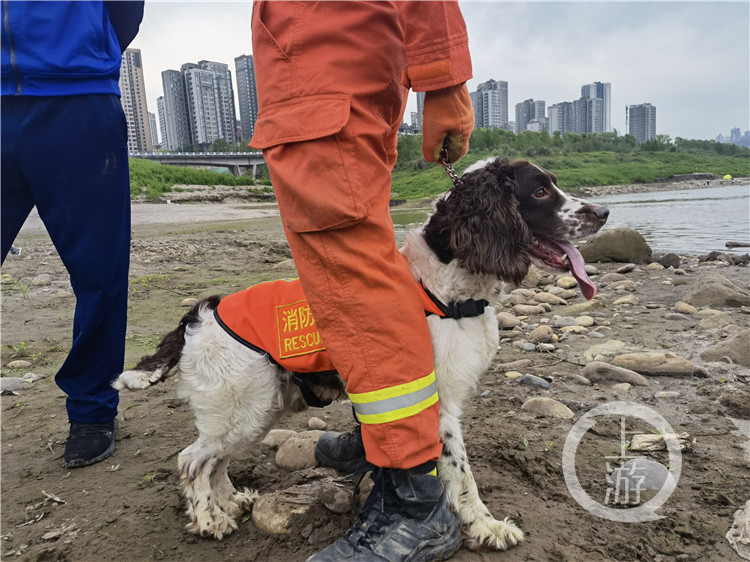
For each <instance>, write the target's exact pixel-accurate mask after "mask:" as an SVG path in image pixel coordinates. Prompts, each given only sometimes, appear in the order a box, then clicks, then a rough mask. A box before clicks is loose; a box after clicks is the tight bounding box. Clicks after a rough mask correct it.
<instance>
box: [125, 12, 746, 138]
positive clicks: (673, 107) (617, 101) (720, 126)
mask: <svg viewBox="0 0 750 562" xmlns="http://www.w3.org/2000/svg"><path fill="white" fill-rule="evenodd" d="M460 6H461V10H462V12H463V15H464V19H465V20H466V26H467V29H468V33H469V45H470V49H471V56H472V63H473V69H474V78H473V79H472V80H471V81H470V82H469V89H470V90H471V91H473V90H475V89H476V86H477V84H479V83H481V82H484V81H486V80H489V79H490V78H493V79H495V80H504V81H507V82H508V98H509V99H508V102H509V103H508V111H509V117H510V119H511V120H512V119H514V118H515V104H516V103H519V102H521V101H523V100H526V99H529V98H533V99H535V100H544V101H545V102H546V104H547V107H549V106H550V105H552V104H555V103H559V102H563V101H574V100H576V99H578V98H579V97H580V95H581V86H582V85H583V84H589V83H593V82H610V83H611V84H612V126H613V127H614V128H615V129H617V130H618V131H619V132H620V133H624V132H625V131H624V129H625V107H626V106H627V105H633V104H640V103H651V104H653V105H654V106H656V131H657V133H658V134H666V135H669V136H671V137H672V138H675V137H683V138H699V139H713V138H715V137H716V136H717V135H718V134H719V133H722V134H724V135H728V134H729V131H730V129H732V128H733V127H739V128H740V129H741V130H742V131H743V132H744V131H746V130H748V129H750V33H749V32H748V24H749V23H750V2H748V1H747V0H736V1H731V2H717V1H712V2H686V1H672V2H653V1H646V2H630V1H611V0H610V1H602V2H562V1H558V2H529V1H526V2H461V4H460ZM251 11H252V3H251V2H250V1H249V0H248V1H242V2H239V1H238V2H215V1H211V2H171V1H165V0H162V1H158V0H147V1H146V8H145V14H144V19H143V23H142V24H141V30H140V32H139V34H138V36H137V37H136V38H135V40H134V41H133V43H132V44H131V47H133V48H136V49H141V51H142V59H143V67H144V71H145V80H146V94H147V97H148V107H149V110H150V111H151V112H153V113H156V112H157V108H156V98H157V97H159V96H160V95H162V93H163V92H162V85H161V72H162V71H163V70H166V69H175V70H179V68H180V66H181V65H182V64H184V63H186V62H198V61H199V60H211V61H216V62H222V63H225V64H228V65H229V67H230V69H231V71H232V76H233V77H234V58H235V57H237V56H239V55H243V54H252V44H251V37H250V18H251ZM414 110H416V102H415V101H414V99H413V96H412V98H411V99H410V102H409V106H408V107H407V113H406V118H405V120H406V121H409V112H410V111H414ZM237 117H238V118H239V110H238V115H237Z"/></svg>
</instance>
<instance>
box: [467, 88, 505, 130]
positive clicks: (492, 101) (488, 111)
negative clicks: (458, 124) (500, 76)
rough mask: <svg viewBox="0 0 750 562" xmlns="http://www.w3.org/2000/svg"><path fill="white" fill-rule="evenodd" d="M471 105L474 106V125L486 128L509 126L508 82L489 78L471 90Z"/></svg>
mask: <svg viewBox="0 0 750 562" xmlns="http://www.w3.org/2000/svg"><path fill="white" fill-rule="evenodd" d="M469 95H470V97H471V105H472V106H473V107H474V126H475V127H483V128H486V129H492V128H507V126H508V83H507V82H503V81H497V80H487V82H483V83H482V84H479V85H478V86H477V91H476V92H471V93H470V94H469Z"/></svg>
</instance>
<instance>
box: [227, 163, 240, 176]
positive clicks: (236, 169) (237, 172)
mask: <svg viewBox="0 0 750 562" xmlns="http://www.w3.org/2000/svg"><path fill="white" fill-rule="evenodd" d="M229 169H230V170H231V171H232V174H233V175H234V177H235V178H238V177H240V166H239V164H232V165H231V166H229Z"/></svg>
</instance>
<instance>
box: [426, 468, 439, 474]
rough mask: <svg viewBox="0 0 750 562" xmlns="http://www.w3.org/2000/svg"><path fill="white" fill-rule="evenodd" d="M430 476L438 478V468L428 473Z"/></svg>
mask: <svg viewBox="0 0 750 562" xmlns="http://www.w3.org/2000/svg"><path fill="white" fill-rule="evenodd" d="M427 474H429V475H430V476H437V467H435V468H433V469H432V470H431V471H430V472H428V473H427Z"/></svg>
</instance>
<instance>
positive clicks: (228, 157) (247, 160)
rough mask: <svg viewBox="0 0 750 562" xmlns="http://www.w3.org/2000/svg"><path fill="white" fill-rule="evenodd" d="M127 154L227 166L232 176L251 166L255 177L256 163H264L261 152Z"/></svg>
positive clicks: (185, 163)
mask: <svg viewBox="0 0 750 562" xmlns="http://www.w3.org/2000/svg"><path fill="white" fill-rule="evenodd" d="M128 156H130V157H131V158H141V159H143V160H153V161H154V162H159V163H160V164H168V165H170V166H213V167H216V168H229V171H230V172H232V174H234V177H239V176H240V174H241V172H242V170H243V169H244V170H247V169H249V168H252V169H253V178H255V177H256V172H257V169H258V164H264V163H265V161H264V160H263V153H261V152H164V153H162V152H136V153H130V154H128Z"/></svg>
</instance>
